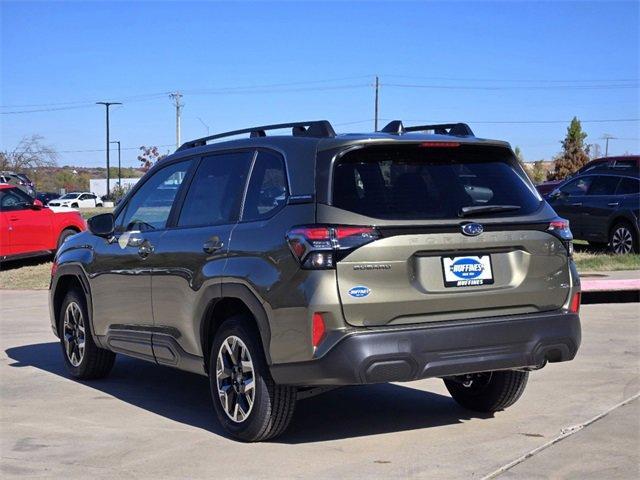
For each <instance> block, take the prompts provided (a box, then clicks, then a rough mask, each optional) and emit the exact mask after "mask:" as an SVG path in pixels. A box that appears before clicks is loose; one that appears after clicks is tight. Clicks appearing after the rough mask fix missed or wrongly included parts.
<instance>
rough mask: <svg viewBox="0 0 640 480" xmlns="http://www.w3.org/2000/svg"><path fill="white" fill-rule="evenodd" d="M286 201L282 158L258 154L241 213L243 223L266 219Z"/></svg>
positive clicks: (262, 153)
mask: <svg viewBox="0 0 640 480" xmlns="http://www.w3.org/2000/svg"><path fill="white" fill-rule="evenodd" d="M286 201H287V179H286V173H285V170H284V160H283V158H282V157H281V156H280V155H278V154H276V153H272V152H264V151H261V152H259V153H258V157H257V158H256V163H255V165H254V167H253V170H252V172H251V179H250V180H249V187H248V188H247V196H246V198H245V201H244V209H243V212H242V220H243V221H255V220H262V219H264V218H268V217H270V216H271V215H273V214H274V213H275V212H276V211H277V210H279V209H280V208H281V207H282V206H284V204H285V203H286Z"/></svg>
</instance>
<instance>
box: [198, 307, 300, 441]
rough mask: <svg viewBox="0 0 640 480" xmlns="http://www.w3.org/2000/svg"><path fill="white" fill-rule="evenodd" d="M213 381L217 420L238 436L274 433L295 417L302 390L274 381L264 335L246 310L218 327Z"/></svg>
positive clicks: (259, 438) (211, 362) (254, 438)
mask: <svg viewBox="0 0 640 480" xmlns="http://www.w3.org/2000/svg"><path fill="white" fill-rule="evenodd" d="M209 384H210V387H211V396H212V398H213V405H214V408H215V410H216V414H217V416H218V420H219V421H220V423H221V424H222V426H223V427H224V429H225V430H226V431H227V432H229V433H230V434H231V435H233V436H234V437H236V438H238V439H239V440H243V441H246V442H258V441H262V440H268V439H270V438H274V437H276V436H278V435H280V434H281V433H282V432H284V430H285V429H286V428H287V426H288V425H289V422H290V421H291V417H292V416H293V412H294V409H295V403H296V395H297V390H296V389H295V388H293V387H287V386H281V385H276V384H275V383H274V382H273V379H272V378H271V375H270V373H269V369H268V366H267V363H266V360H265V358H264V352H263V349H262V343H261V340H260V336H259V334H258V332H256V331H255V327H253V325H252V320H251V319H250V318H248V317H246V316H244V315H238V316H234V317H232V318H230V319H229V320H226V321H225V322H224V323H223V324H222V325H221V326H220V328H219V329H218V331H217V333H216V336H215V338H214V341H213V346H212V348H211V355H210V357H209Z"/></svg>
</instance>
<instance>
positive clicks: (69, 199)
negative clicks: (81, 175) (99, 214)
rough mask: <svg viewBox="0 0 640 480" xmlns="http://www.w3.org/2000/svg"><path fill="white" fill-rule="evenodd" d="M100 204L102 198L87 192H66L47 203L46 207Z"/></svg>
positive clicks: (96, 205) (92, 206)
mask: <svg viewBox="0 0 640 480" xmlns="http://www.w3.org/2000/svg"><path fill="white" fill-rule="evenodd" d="M101 206H102V200H100V199H99V198H98V197H97V196H96V195H94V194H93V193H89V192H71V193H67V194H65V195H63V196H61V197H60V198H56V199H55V200H51V201H50V202H49V203H47V207H71V208H95V207H101Z"/></svg>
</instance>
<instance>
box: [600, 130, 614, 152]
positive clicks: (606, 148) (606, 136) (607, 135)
mask: <svg viewBox="0 0 640 480" xmlns="http://www.w3.org/2000/svg"><path fill="white" fill-rule="evenodd" d="M600 138H601V139H602V140H604V141H605V142H606V143H605V147H604V156H605V157H608V156H609V140H615V139H616V137H614V136H613V135H610V134H608V133H605V134H604V135H603V136H602V137H600Z"/></svg>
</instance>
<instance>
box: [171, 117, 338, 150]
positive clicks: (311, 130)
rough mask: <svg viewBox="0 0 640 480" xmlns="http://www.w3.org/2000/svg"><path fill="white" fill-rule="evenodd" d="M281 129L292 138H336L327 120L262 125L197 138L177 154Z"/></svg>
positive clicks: (262, 135)
mask: <svg viewBox="0 0 640 480" xmlns="http://www.w3.org/2000/svg"><path fill="white" fill-rule="evenodd" d="M282 128H291V135H293V136H294V137H315V138H331V137H335V136H336V132H335V130H334V129H333V127H332V126H331V124H330V123H329V122H328V121H327V120H314V121H310V122H294V123H278V124H275V125H263V126H261V127H251V128H243V129H242V130H232V131H230V132H224V133H217V134H215V135H209V136H208V137H202V138H198V139H196V140H191V141H189V142H186V143H183V144H182V145H181V146H180V148H178V150H176V151H177V152H180V151H182V150H186V149H188V148H194V147H201V146H203V145H206V144H207V142H209V141H210V140H216V139H218V138H226V137H233V136H235V135H241V134H243V133H248V134H249V138H257V137H266V136H267V134H266V131H267V130H279V129H282Z"/></svg>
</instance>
